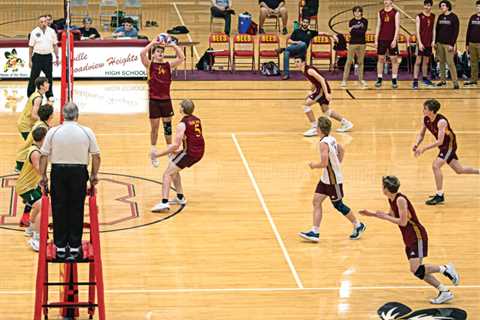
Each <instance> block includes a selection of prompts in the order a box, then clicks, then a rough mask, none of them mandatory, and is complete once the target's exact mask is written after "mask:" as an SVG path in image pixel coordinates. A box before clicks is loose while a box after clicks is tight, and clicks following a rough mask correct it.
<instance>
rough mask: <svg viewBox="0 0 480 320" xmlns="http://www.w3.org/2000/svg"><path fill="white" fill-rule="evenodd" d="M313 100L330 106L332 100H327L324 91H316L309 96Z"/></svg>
mask: <svg viewBox="0 0 480 320" xmlns="http://www.w3.org/2000/svg"><path fill="white" fill-rule="evenodd" d="M308 97H309V98H310V99H311V100H313V101H316V102H318V103H319V104H320V105H321V106H328V105H329V104H330V101H328V100H327V98H326V97H325V95H324V94H323V92H321V91H320V90H319V91H315V92H314V93H312V94H311V95H309V96H308Z"/></svg>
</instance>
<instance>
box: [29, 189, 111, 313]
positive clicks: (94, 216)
mask: <svg viewBox="0 0 480 320" xmlns="http://www.w3.org/2000/svg"><path fill="white" fill-rule="evenodd" d="M88 204H89V216H90V223H84V225H83V227H84V228H85V229H89V231H90V239H89V240H83V241H82V254H81V255H80V257H79V258H78V259H75V260H73V259H69V258H66V259H58V258H57V254H56V247H55V245H54V244H53V241H51V240H50V241H49V240H48V229H49V228H51V227H52V225H49V224H48V217H49V213H50V199H49V197H48V194H47V193H46V192H45V193H44V194H43V196H42V213H41V217H40V219H41V220H40V247H39V253H38V269H37V280H36V290H35V311H34V318H33V319H34V320H40V319H41V316H42V310H43V316H44V319H48V309H49V308H59V309H60V315H61V316H62V317H64V318H67V319H68V318H71V319H73V318H75V317H78V316H79V314H80V311H79V309H80V308H87V310H88V315H89V319H93V316H94V314H95V308H98V319H100V320H105V301H104V287H103V274H102V259H101V252H100V235H99V224H98V207H97V201H96V195H95V189H94V188H92V189H90V190H89V191H88ZM50 264H60V279H59V281H58V282H51V281H49V279H48V266H49V265H50ZM79 264H88V267H89V268H88V275H89V278H88V281H83V282H82V281H79V279H78V266H79ZM51 286H58V287H60V297H59V301H57V302H49V295H48V288H49V287H51ZM81 286H88V300H87V301H79V287H81ZM95 298H96V299H95Z"/></svg>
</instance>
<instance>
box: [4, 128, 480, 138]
mask: <svg viewBox="0 0 480 320" xmlns="http://www.w3.org/2000/svg"><path fill="white" fill-rule="evenodd" d="M416 133H418V131H413V130H412V131H405V130H378V131H375V130H372V131H352V132H349V133H338V135H339V136H342V135H348V136H350V137H352V138H353V137H354V135H356V134H365V135H367V134H416ZM455 134H480V131H474V130H473V131H468V130H467V131H462V130H460V131H457V130H455ZM19 135H20V134H19V133H18V132H0V136H19ZM95 135H96V136H149V135H150V133H148V132H118V133H106V132H104V133H95ZM206 135H207V136H231V133H230V132H211V133H208V134H206ZM236 135H237V136H284V135H285V136H298V137H301V138H304V137H303V135H301V134H300V133H298V132H294V131H246V132H237V133H236Z"/></svg>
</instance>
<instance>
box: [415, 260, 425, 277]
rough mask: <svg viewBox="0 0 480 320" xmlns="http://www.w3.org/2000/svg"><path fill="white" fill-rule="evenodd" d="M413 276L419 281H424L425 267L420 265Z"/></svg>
mask: <svg viewBox="0 0 480 320" xmlns="http://www.w3.org/2000/svg"><path fill="white" fill-rule="evenodd" d="M414 274H415V277H417V278H418V279H420V280H423V279H425V266H424V265H423V264H422V265H420V266H419V267H418V269H417V271H415V273H414Z"/></svg>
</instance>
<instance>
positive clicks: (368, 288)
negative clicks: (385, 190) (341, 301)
mask: <svg viewBox="0 0 480 320" xmlns="http://www.w3.org/2000/svg"><path fill="white" fill-rule="evenodd" d="M447 287H449V288H452V289H454V290H459V289H467V290H468V289H480V285H460V286H457V287H454V286H447ZM431 288H432V287H431V286H364V287H360V286H358V287H350V288H349V289H350V290H351V291H372V290H398V289H401V290H418V289H431ZM341 289H343V288H342V287H314V288H303V287H302V288H205V289H201V288H196V289H189V288H184V289H182V288H178V289H110V290H108V289H107V290H105V293H107V294H115V293H118V294H123V293H130V294H135V293H209V292H211V293H228V292H231V293H235V292H289V291H291V292H321V291H338V290H341ZM34 293H35V291H33V290H17V291H14V290H0V295H27V294H34Z"/></svg>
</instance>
